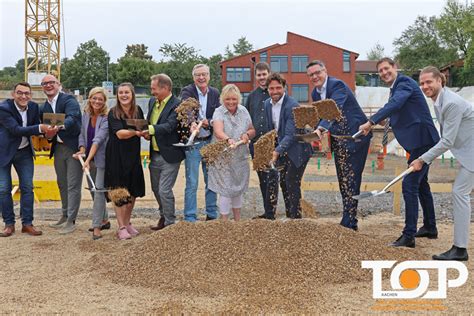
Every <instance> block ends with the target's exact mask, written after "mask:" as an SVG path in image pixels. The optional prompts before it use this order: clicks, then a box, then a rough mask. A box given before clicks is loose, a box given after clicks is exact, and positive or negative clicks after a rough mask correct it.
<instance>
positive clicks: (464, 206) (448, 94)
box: [410, 66, 474, 261]
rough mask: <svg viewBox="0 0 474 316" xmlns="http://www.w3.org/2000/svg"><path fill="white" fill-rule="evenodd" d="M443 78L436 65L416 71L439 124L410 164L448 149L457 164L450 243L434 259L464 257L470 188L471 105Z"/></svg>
mask: <svg viewBox="0 0 474 316" xmlns="http://www.w3.org/2000/svg"><path fill="white" fill-rule="evenodd" d="M445 82H446V80H445V77H444V75H443V74H442V73H441V72H440V71H439V70H438V68H436V67H432V66H428V67H425V68H424V69H423V70H422V71H421V73H420V86H421V89H422V90H423V93H424V94H425V95H426V96H427V97H428V98H431V100H433V102H434V109H435V113H436V118H437V119H438V122H439V124H440V126H441V140H440V141H439V142H438V143H437V144H436V145H435V146H434V147H432V148H431V149H430V150H428V151H427V152H426V153H424V154H423V155H421V157H419V158H418V159H415V160H413V161H412V163H411V164H410V166H412V167H414V168H415V171H420V170H422V169H423V166H424V164H430V163H431V162H432V161H433V160H434V159H435V158H436V157H438V156H440V155H441V154H443V153H445V152H446V151H448V150H450V151H451V153H452V154H453V155H454V156H455V157H456V159H457V160H458V161H459V163H460V167H459V171H458V174H457V176H456V179H455V180H454V184H453V213H454V244H453V246H452V248H451V249H450V250H448V251H446V252H444V253H442V254H440V255H434V256H433V259H434V260H460V261H466V260H468V258H469V257H468V254H467V249H466V248H467V244H468V242H469V223H470V222H471V212H472V209H471V203H470V195H471V191H472V189H473V188H474V107H473V106H472V105H471V104H470V103H469V102H467V101H466V100H464V99H463V98H461V97H460V96H459V95H457V94H456V93H454V92H452V91H451V90H449V89H447V88H445V87H444V85H445Z"/></svg>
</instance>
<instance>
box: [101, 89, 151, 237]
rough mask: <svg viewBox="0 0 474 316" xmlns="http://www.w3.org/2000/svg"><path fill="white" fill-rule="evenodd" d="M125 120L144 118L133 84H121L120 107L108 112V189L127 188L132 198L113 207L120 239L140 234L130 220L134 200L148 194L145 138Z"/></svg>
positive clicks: (118, 95) (106, 154) (106, 165)
mask: <svg viewBox="0 0 474 316" xmlns="http://www.w3.org/2000/svg"><path fill="white" fill-rule="evenodd" d="M126 119H143V112H142V110H141V109H140V107H139V106H137V104H136V103H135V90H134V88H133V85H132V84H130V83H122V84H120V85H119V87H118V89H117V105H116V106H114V107H113V108H111V109H110V111H109V115H108V121H109V142H108V143H107V148H106V153H105V162H106V164H105V186H106V187H107V188H109V189H116V188H125V189H127V190H128V192H129V193H130V195H131V202H130V203H127V204H125V205H123V206H114V207H115V213H116V217H117V222H118V226H119V229H118V232H117V235H118V238H119V239H120V240H124V239H130V238H132V236H136V235H138V231H137V230H136V229H135V227H133V226H132V224H131V222H130V218H131V215H132V210H133V207H134V205H135V199H136V198H137V197H143V196H144V195H145V179H144V177H143V169H142V164H141V158H140V137H142V136H143V137H144V136H145V135H144V132H141V131H137V130H135V129H133V127H131V126H128V125H127V122H126Z"/></svg>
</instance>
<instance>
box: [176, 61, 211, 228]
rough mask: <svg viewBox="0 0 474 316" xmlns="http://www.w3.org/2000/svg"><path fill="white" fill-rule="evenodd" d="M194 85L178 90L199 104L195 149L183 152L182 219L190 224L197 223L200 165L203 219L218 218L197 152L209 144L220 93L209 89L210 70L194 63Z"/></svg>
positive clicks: (184, 97) (204, 169) (183, 95)
mask: <svg viewBox="0 0 474 316" xmlns="http://www.w3.org/2000/svg"><path fill="white" fill-rule="evenodd" d="M192 75H193V80H194V83H192V84H190V85H188V86H186V87H184V88H183V89H182V90H181V95H180V96H181V99H182V100H183V101H184V100H186V99H188V98H194V99H196V100H198V101H199V105H200V106H199V120H200V121H202V122H203V123H202V128H201V129H200V130H199V134H198V135H197V137H196V141H197V142H199V144H197V145H196V146H193V147H191V148H188V149H187V150H186V160H185V161H184V165H185V168H186V172H185V174H186V188H185V190H184V219H185V220H186V221H189V222H195V221H196V220H197V197H196V194H197V188H198V181H199V165H200V164H201V165H202V172H203V174H204V183H205V185H206V188H205V194H206V195H205V198H206V220H213V219H216V218H217V195H216V193H215V192H213V191H211V190H209V189H208V187H207V167H206V163H205V162H204V161H202V157H201V154H200V152H199V150H200V149H201V148H202V147H203V146H205V145H207V144H209V143H210V141H211V136H212V115H213V114H214V110H215V109H216V108H218V107H219V106H220V103H219V91H218V90H217V89H216V88H213V87H211V86H209V80H210V78H211V77H210V73H209V67H208V66H207V65H205V64H197V65H195V66H194V68H193V71H192Z"/></svg>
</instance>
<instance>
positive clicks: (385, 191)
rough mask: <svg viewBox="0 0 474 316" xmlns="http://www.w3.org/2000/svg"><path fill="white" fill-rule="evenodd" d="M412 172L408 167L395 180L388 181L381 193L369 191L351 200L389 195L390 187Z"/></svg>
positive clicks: (411, 168)
mask: <svg viewBox="0 0 474 316" xmlns="http://www.w3.org/2000/svg"><path fill="white" fill-rule="evenodd" d="M412 172H413V167H410V168H408V169H407V170H405V171H403V172H402V173H400V174H399V175H398V176H397V177H396V178H395V179H393V180H392V181H390V183H389V184H387V185H386V186H385V187H384V188H383V189H382V191H377V190H375V191H370V192H364V193H361V194H359V195H354V196H352V198H353V199H356V200H361V199H366V198H369V197H373V196H379V195H382V194H385V193H389V192H390V191H387V190H388V189H389V188H390V187H391V186H392V185H394V184H395V183H397V182H398V181H400V180H401V179H402V178H403V177H404V176H406V175H408V174H410V173H412Z"/></svg>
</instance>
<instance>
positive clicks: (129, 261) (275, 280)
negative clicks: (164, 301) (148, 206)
mask: <svg viewBox="0 0 474 316" xmlns="http://www.w3.org/2000/svg"><path fill="white" fill-rule="evenodd" d="M123 249H124V250H123V252H122V253H117V254H116V255H115V256H114V260H113V261H112V260H110V258H103V257H102V256H99V255H94V257H93V258H92V259H91V260H93V262H95V266H96V268H95V269H98V271H101V273H102V274H104V275H105V277H106V278H107V279H110V280H112V281H113V282H115V283H119V284H125V285H132V286H144V287H153V288H156V289H158V290H159V291H160V292H163V293H171V294H173V295H185V297H187V298H189V299H191V298H193V297H221V298H222V297H225V298H226V299H229V298H231V300H232V301H234V300H235V301H234V302H239V303H240V304H243V305H242V306H247V307H250V306H254V307H255V304H257V303H256V302H258V304H259V306H260V303H262V302H265V305H266V308H270V310H272V309H273V308H275V307H276V306H277V305H278V306H279V309H278V310H280V311H281V310H287V311H292V310H293V311H295V310H301V309H300V308H301V307H303V306H302V305H301V304H303V302H312V303H311V304H314V298H315V295H316V294H317V293H318V289H319V290H321V289H323V288H325V287H327V286H328V285H331V284H341V283H351V282H356V281H369V282H370V280H371V279H372V275H371V271H370V272H369V271H368V270H363V269H361V260H375V259H378V260H383V259H390V260H408V259H416V257H417V255H416V253H415V251H414V249H404V250H403V251H400V249H394V248H390V247H388V246H387V245H386V242H382V241H378V240H376V239H374V238H370V237H368V236H364V235H362V234H360V233H357V232H354V231H352V230H349V229H345V228H342V227H340V226H339V225H328V224H320V223H318V222H317V221H315V220H309V219H308V220H306V219H303V220H292V221H266V220H253V221H242V222H237V223H235V222H222V221H212V222H201V223H195V224H191V223H186V222H179V223H177V224H175V225H172V226H170V227H168V228H166V229H164V230H162V231H160V232H157V233H153V234H152V235H150V236H149V237H148V238H147V239H145V240H142V241H141V242H140V243H139V244H133V245H127V247H124V248H123ZM418 259H420V258H418ZM180 297H181V296H180ZM295 298H297V299H296V300H295ZM268 304H269V305H268ZM275 304H276V305H275ZM267 305H268V306H267ZM281 308H282V309H281Z"/></svg>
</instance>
